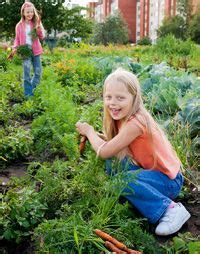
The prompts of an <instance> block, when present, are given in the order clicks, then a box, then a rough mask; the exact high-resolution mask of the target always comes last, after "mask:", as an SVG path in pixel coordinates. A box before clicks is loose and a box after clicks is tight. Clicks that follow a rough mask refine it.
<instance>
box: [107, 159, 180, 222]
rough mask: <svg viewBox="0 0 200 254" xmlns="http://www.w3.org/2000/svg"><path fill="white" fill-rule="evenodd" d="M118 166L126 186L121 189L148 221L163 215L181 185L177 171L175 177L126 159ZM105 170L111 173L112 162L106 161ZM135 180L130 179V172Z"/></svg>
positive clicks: (153, 220) (156, 219) (155, 219)
mask: <svg viewBox="0 0 200 254" xmlns="http://www.w3.org/2000/svg"><path fill="white" fill-rule="evenodd" d="M120 168H121V169H122V170H123V169H125V180H127V185H126V187H125V188H124V189H123V190H122V196H123V197H125V199H127V200H128V201H129V202H130V203H131V204H132V205H133V206H134V207H136V208H137V210H139V211H140V213H141V214H142V215H143V216H144V217H146V218H147V219H148V220H149V222H150V223H156V222H157V221H158V220H159V219H160V218H161V217H162V215H163V213H164V212H165V210H166V209H167V207H168V206H169V204H170V203H171V202H172V200H173V199H174V198H176V197H177V196H178V194H179V193H180V190H181V188H182V185H183V176H182V174H181V173H178V174H177V176H176V178H175V179H173V180H172V179H170V178H169V177H168V176H167V175H165V174H163V173H161V172H159V171H156V170H150V169H148V170H147V169H146V170H145V169H143V168H140V167H139V166H136V165H135V164H132V163H131V162H130V161H128V159H127V158H125V159H123V160H122V161H121V162H120ZM106 171H107V173H108V174H112V172H113V168H112V162H111V160H110V159H109V160H107V161H106ZM133 173H134V174H135V180H132V179H133V177H131V176H132V174H133Z"/></svg>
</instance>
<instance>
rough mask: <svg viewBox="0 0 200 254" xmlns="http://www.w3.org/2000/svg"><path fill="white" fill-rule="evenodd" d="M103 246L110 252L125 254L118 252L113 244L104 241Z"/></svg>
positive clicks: (124, 252)
mask: <svg viewBox="0 0 200 254" xmlns="http://www.w3.org/2000/svg"><path fill="white" fill-rule="evenodd" d="M104 245H105V246H106V248H108V249H109V250H111V251H114V252H115V253H117V254H126V253H127V252H126V251H123V250H120V249H119V248H117V247H116V245H114V244H113V243H111V242H109V241H105V243H104Z"/></svg>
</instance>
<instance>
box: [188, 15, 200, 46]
mask: <svg viewBox="0 0 200 254" xmlns="http://www.w3.org/2000/svg"><path fill="white" fill-rule="evenodd" d="M199 24H200V12H198V13H197V14H195V15H194V17H193V18H192V20H191V22H190V24H189V35H190V37H191V39H192V40H193V41H194V42H196V43H198V44H200V25H199Z"/></svg>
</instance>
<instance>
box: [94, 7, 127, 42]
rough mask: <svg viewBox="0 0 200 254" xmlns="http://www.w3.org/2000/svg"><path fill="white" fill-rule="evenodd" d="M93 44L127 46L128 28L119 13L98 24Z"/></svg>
mask: <svg viewBox="0 0 200 254" xmlns="http://www.w3.org/2000/svg"><path fill="white" fill-rule="evenodd" d="M93 42H94V43H95V44H99V43H102V44H104V45H108V43H114V44H115V43H117V44H125V43H127V42H128V28H127V24H126V23H125V21H124V20H123V17H122V15H121V13H120V12H119V11H116V12H115V13H114V14H112V15H109V16H108V17H107V18H106V20H105V22H103V23H99V24H96V26H95V29H94V36H93Z"/></svg>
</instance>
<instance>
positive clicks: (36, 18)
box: [21, 1, 40, 26]
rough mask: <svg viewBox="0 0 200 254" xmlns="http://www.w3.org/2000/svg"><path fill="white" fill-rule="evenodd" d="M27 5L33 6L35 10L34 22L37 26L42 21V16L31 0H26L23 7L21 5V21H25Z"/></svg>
mask: <svg viewBox="0 0 200 254" xmlns="http://www.w3.org/2000/svg"><path fill="white" fill-rule="evenodd" d="M27 7H32V8H33V12H34V16H33V24H34V26H36V25H37V24H39V23H40V16H39V14H38V11H37V9H36V8H35V6H34V4H33V3H31V2H28V1H26V2H25V3H24V4H23V5H22V7H21V21H22V22H23V21H25V17H24V9H25V8H27Z"/></svg>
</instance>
